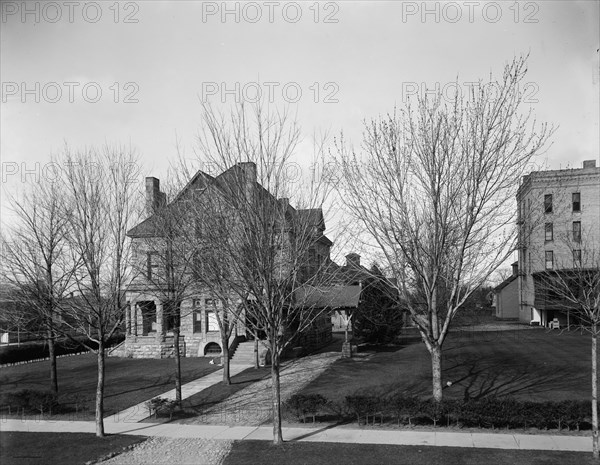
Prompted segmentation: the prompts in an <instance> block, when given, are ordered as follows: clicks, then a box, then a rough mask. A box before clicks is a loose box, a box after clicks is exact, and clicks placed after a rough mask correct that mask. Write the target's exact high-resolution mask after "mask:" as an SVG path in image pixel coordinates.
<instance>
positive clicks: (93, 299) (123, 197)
mask: <svg viewBox="0 0 600 465" xmlns="http://www.w3.org/2000/svg"><path fill="white" fill-rule="evenodd" d="M60 162H61V164H62V166H64V167H65V171H64V184H65V188H66V195H65V198H64V205H65V207H66V208H67V218H68V231H69V234H68V241H69V247H70V250H71V253H72V254H73V256H74V257H75V258H76V259H77V260H79V261H81V269H80V270H79V271H78V273H77V274H76V275H75V279H76V285H77V290H78V295H76V296H75V298H74V299H73V300H72V301H71V302H70V304H69V305H68V306H65V307H64V308H63V314H64V315H65V323H66V324H67V325H68V326H70V328H71V329H72V330H73V331H75V332H76V333H78V334H81V335H83V336H85V337H86V338H87V341H86V342H84V344H85V345H87V347H88V349H89V350H91V351H94V352H95V353H96V355H97V365H98V382H97V388H96V435H97V436H100V437H102V436H104V421H103V416H104V379H105V351H106V348H107V343H108V342H109V339H110V338H111V336H112V335H113V334H114V333H115V331H117V329H118V328H119V327H120V325H121V322H122V320H123V317H124V310H125V306H126V303H125V302H124V299H123V293H122V289H123V286H124V283H125V280H126V279H127V275H128V273H129V272H130V270H129V252H130V251H129V248H128V246H127V243H126V240H125V239H126V232H127V230H128V229H129V226H130V225H131V224H132V222H133V221H135V219H136V214H135V213H136V212H135V210H134V207H133V205H134V196H135V195H136V193H137V189H136V185H135V184H134V183H135V181H136V179H137V170H138V164H137V158H136V156H135V155H134V153H133V152H132V151H130V150H129V149H125V148H121V147H110V146H105V147H103V148H102V149H101V150H96V149H88V150H82V151H79V152H71V151H70V150H69V149H68V148H66V149H65V152H64V155H63V157H62V159H61V160H60Z"/></svg>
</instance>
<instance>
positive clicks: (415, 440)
mask: <svg viewBox="0 0 600 465" xmlns="http://www.w3.org/2000/svg"><path fill="white" fill-rule="evenodd" d="M104 426H105V430H106V433H108V434H132V435H139V436H148V437H152V436H160V437H169V438H201V439H230V440H250V439H252V440H262V441H270V440H272V439H273V429H272V427H271V426H225V425H182V424H175V423H163V424H157V423H127V422H124V421H117V422H109V421H107V420H105V423H104ZM0 431H26V432H52V433H60V432H71V433H93V432H95V424H94V422H91V421H44V420H42V421H39V420H38V421H36V420H14V419H10V420H8V419H3V420H2V422H0ZM283 438H284V439H285V440H286V441H300V442H339V443H355V444H391V445H417V446H448V447H481V448H490V449H521V450H555V451H576V452H589V451H591V450H592V439H591V437H590V436H566V435H565V436H563V435H550V434H548V435H541V434H508V433H507V434H503V433H471V432H464V433H463V432H445V431H440V432H436V431H392V430H383V429H376V428H373V429H366V428H364V429H363V428H346V427H339V426H332V425H329V426H324V427H316V428H313V427H284V428H283Z"/></svg>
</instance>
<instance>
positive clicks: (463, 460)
mask: <svg viewBox="0 0 600 465" xmlns="http://www.w3.org/2000/svg"><path fill="white" fill-rule="evenodd" d="M257 463H260V464H261V465H271V464H272V465H280V464H285V465H307V464H310V465H330V464H331V463H340V464H344V465H388V464H389V465H392V464H393V465H403V464H406V465H481V464H485V465H495V464H498V465H504V464H507V463H510V464H511V465H542V464H543V465H550V464H556V465H586V464H590V465H591V464H592V463H595V462H594V461H593V460H592V454H591V453H585V452H553V451H540V450H532V451H529V450H503V449H475V448H463V447H425V446H391V445H380V444H377V445H374V444H342V443H322V442H310V443H307V442H287V443H285V444H284V445H283V446H280V447H276V446H273V445H272V444H271V443H270V442H268V441H236V442H234V443H233V448H232V450H231V452H230V453H229V455H228V456H227V457H226V458H225V461H224V462H223V464H224V465H255V464H257Z"/></svg>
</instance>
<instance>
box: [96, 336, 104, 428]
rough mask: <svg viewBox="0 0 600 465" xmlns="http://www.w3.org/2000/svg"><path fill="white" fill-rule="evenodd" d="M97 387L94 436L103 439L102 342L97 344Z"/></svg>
mask: <svg viewBox="0 0 600 465" xmlns="http://www.w3.org/2000/svg"><path fill="white" fill-rule="evenodd" d="M97 355H98V385H97V387H96V436H98V437H99V438H103V437H104V341H103V340H102V338H100V342H99V343H98V354H97Z"/></svg>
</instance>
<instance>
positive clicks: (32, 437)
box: [0, 432, 146, 465]
mask: <svg viewBox="0 0 600 465" xmlns="http://www.w3.org/2000/svg"><path fill="white" fill-rule="evenodd" d="M145 439H146V438H145V437H142V436H129V435H109V436H106V437H104V438H98V437H96V435H94V434H89V433H21V432H0V449H1V450H2V454H1V455H0V459H1V461H2V465H13V464H15V465H34V464H35V465H37V464H40V463H57V464H61V465H81V464H83V463H86V462H88V461H96V460H99V459H101V458H103V457H105V456H107V455H108V454H112V453H115V452H119V451H121V450H123V449H124V448H127V447H129V446H131V445H133V444H137V443H139V442H141V441H143V440H145Z"/></svg>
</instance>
